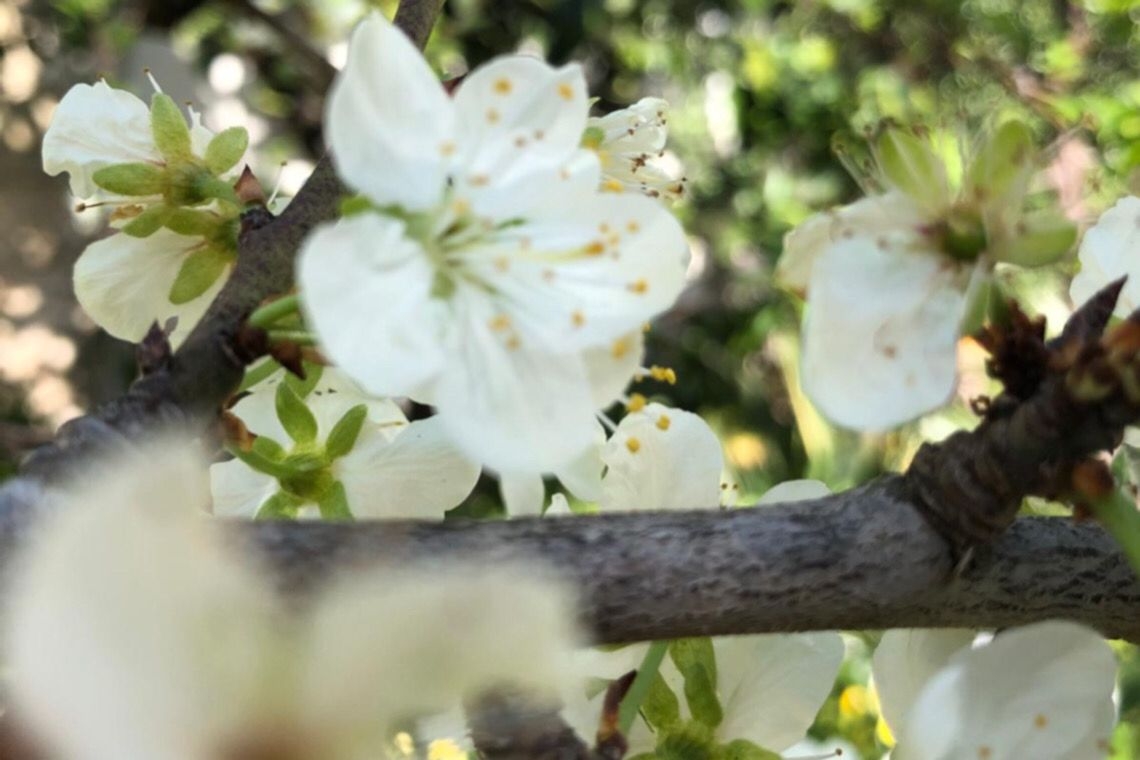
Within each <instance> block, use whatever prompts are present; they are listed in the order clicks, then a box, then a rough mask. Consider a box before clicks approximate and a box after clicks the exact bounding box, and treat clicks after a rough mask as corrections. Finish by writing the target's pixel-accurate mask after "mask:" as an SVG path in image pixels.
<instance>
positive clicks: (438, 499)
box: [210, 367, 479, 518]
mask: <svg viewBox="0 0 1140 760" xmlns="http://www.w3.org/2000/svg"><path fill="white" fill-rule="evenodd" d="M312 371H314V372H320V376H319V379H318V380H317V381H316V382H315V383H313V384H312V385H311V387H310V388H309V389H307V392H306V393H305V395H304V396H302V397H301V399H300V400H301V401H303V402H304V404H305V406H306V407H307V408H308V410H309V412H311V414H312V418H313V420H314V421H315V423H316V424H315V429H314V430H313V433H312V439H311V440H301V441H294V440H293V439H292V435H291V433H290V432H289V431H288V430H287V428H288V427H289V426H287V425H283V424H282V415H288V414H289V413H290V410H288V409H285V410H283V409H282V408H281V405H280V403H279V401H278V395H279V393H280V392H281V391H282V389H281V385H282V383H284V382H286V380H285V378H286V375H285V372H284V370H281V371H279V372H277V373H276V374H274V375H271V376H270V377H269V378H267V379H266V380H264V381H262V382H261V383H258V384H257V385H256V386H254V387H253V389H252V390H251V392H250V393H249V395H247V396H245V397H244V398H243V399H242V400H241V401H239V402H238V403H237V404H236V405H235V406H234V408H233V410H232V412H233V414H235V415H236V416H237V417H238V418H239V419H241V420H242V422H244V423H245V426H246V427H247V428H248V429H249V430H250V431H251V432H253V433H254V434H256V435H257V436H258V437H259V438H263V439H268V441H271V442H272V446H273V447H274V448H275V450H277V451H279V452H280V454H279V455H278V456H277V457H274V458H273V459H272V461H271V462H270V465H271V466H267V467H265V470H269V471H270V472H266V471H263V470H259V469H257V467H256V465H257V464H259V462H257V461H254V462H253V465H254V466H251V463H250V462H249V461H243V460H242V459H241V458H237V459H234V460H232V461H229V462H223V463H221V464H215V465H213V466H212V467H211V468H210V480H211V486H212V490H213V496H214V513H215V514H218V515H225V516H236V517H247V518H251V517H255V516H258V515H259V514H262V515H273V516H283V515H302V516H314V515H316V514H322V513H323V514H326V516H329V517H338V516H339V517H346V516H348V515H346V514H343V513H341V512H340V509H339V508H340V507H341V506H344V507H346V508H347V511H348V513H350V514H351V515H353V516H356V517H373V518H394V517H420V518H441V517H443V513H444V512H445V511H447V510H448V509H450V508H451V507H454V506H456V505H457V504H459V503H460V502H461V501H463V499H464V498H465V497H466V496H467V494H469V493H470V492H471V489H472V488H474V487H475V481H476V480H477V479H478V477H479V467H478V465H477V464H475V463H473V462H471V461H470V460H468V459H467V458H466V457H465V456H463V454H462V453H460V451H459V450H458V449H456V447H455V445H454V444H452V443H451V441H450V440H449V439H448V438H447V437H446V435H445V434H444V430H443V427H442V426H441V425H440V421H439V420H438V419H437V418H431V419H427V420H417V421H416V422H411V423H409V422H408V420H407V418H406V417H405V416H404V414H403V412H402V411H401V410H400V408H399V407H398V406H396V404H394V403H393V402H392V401H390V400H387V399H378V398H375V397H370V396H366V395H365V394H364V393H363V392H362V391H361V390H360V389H359V388H358V387H357V386H356V385H355V384H354V383H353V382H352V381H351V380H349V379H348V378H347V377H345V376H344V375H343V374H342V373H340V372H339V371H338V370H336V369H335V368H332V367H327V368H324V369H323V371H321V370H320V368H318V367H314V368H312ZM298 411H299V410H298ZM354 413H355V414H356V415H357V416H356V421H355V423H354V424H359V428H357V432H356V434H355V437H354V438H352V440H351V441H348V440H346V438H345V435H346V434H345V433H344V432H343V431H344V430H345V427H346V425H348V420H349V419H350V418H351V417H353V415H354ZM302 414H303V413H302ZM334 439H336V440H335V441H334ZM260 445H261V447H262V450H263V451H267V450H268V448H267V447H268V444H267V442H266V441H261V444H260ZM290 449H292V452H291V451H290ZM330 450H332V451H330ZM272 453H274V452H269V454H270V455H272ZM291 454H292V455H293V456H294V457H295V461H297V462H298V464H299V465H302V466H303V472H299V473H285V474H280V473H277V472H276V468H277V467H282V468H286V469H288V466H289V464H290V461H291V460H290V455H291ZM314 458H315V459H316V460H318V463H319V464H320V465H321V466H319V467H311V466H310V463H311V462H312V461H314ZM341 495H343V504H342V502H341Z"/></svg>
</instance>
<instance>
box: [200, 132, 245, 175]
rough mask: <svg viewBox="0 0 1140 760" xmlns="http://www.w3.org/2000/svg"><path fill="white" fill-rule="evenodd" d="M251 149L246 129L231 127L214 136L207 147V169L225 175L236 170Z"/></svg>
mask: <svg viewBox="0 0 1140 760" xmlns="http://www.w3.org/2000/svg"><path fill="white" fill-rule="evenodd" d="M248 147H249V133H248V132H246V131H245V128H244V127H230V128H229V129H226V130H223V131H221V132H219V133H218V134H216V135H214V139H213V140H210V144H209V145H207V146H206V156H205V158H206V168H207V169H209V170H210V171H211V172H213V173H214V174H224V173H225V172H227V171H229V170H230V169H232V168H234V166H235V165H236V164H237V162H238V161H240V160H241V157H242V156H243V155H245V149H246V148H248Z"/></svg>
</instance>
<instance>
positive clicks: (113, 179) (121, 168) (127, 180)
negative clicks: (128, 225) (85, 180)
mask: <svg viewBox="0 0 1140 760" xmlns="http://www.w3.org/2000/svg"><path fill="white" fill-rule="evenodd" d="M91 179H92V181H94V182H95V184H96V185H98V186H99V187H101V188H103V189H104V190H106V191H107V192H111V193H115V194H116V195H128V196H135V195H161V194H162V191H163V189H164V188H165V187H166V172H164V171H163V170H162V169H161V168H160V167H158V166H155V165H154V164H147V163H142V162H138V163H129V164H114V165H113V166H104V167H103V168H102V169H99V170H97V171H96V172H95V173H94V174H92V175H91Z"/></svg>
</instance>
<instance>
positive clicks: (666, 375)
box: [649, 365, 677, 385]
mask: <svg viewBox="0 0 1140 760" xmlns="http://www.w3.org/2000/svg"><path fill="white" fill-rule="evenodd" d="M649 376H650V377H652V378H653V379H654V380H658V381H660V382H662V383H668V384H669V385H676V384H677V373H676V372H674V371H673V370H672V368H670V367H658V366H656V365H654V366H652V367H650V368H649Z"/></svg>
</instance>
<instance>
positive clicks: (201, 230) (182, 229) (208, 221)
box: [166, 208, 225, 237]
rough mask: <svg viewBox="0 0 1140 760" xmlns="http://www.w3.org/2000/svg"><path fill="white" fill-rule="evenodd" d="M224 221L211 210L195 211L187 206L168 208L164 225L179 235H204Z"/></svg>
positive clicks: (210, 232) (211, 231)
mask: <svg viewBox="0 0 1140 760" xmlns="http://www.w3.org/2000/svg"><path fill="white" fill-rule="evenodd" d="M222 224H225V221H224V220H223V219H221V218H219V217H218V215H217V214H215V213H213V212H211V211H195V210H194V209H189V208H173V209H170V212H169V215H168V217H167V219H166V226H167V227H168V228H169V229H170V230H171V231H173V232H177V233H178V234H179V235H201V236H203V237H204V236H206V235H210V234H212V233H213V232H215V231H216V230H217V228H218V226H219V225H222Z"/></svg>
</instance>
